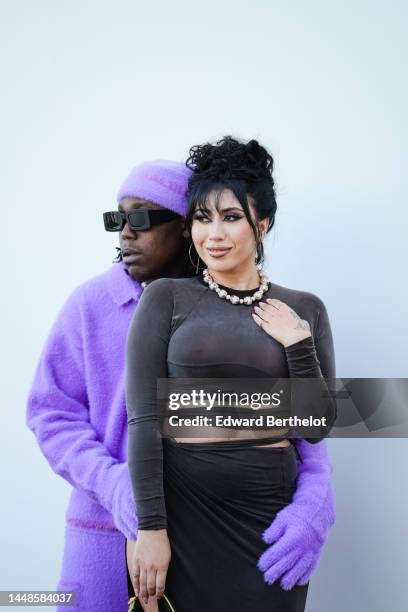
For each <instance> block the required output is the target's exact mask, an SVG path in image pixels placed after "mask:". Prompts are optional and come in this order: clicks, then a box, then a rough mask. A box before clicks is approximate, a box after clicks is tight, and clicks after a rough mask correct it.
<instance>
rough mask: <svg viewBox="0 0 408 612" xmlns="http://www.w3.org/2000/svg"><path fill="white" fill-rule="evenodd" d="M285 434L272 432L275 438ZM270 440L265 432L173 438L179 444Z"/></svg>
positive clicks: (280, 442) (284, 443) (284, 442)
mask: <svg viewBox="0 0 408 612" xmlns="http://www.w3.org/2000/svg"><path fill="white" fill-rule="evenodd" d="M207 429H209V430H211V429H212V428H211V427H208V428H207ZM286 432H287V430H274V432H273V433H274V435H276V437H281V436H282V435H284V434H285V433H286ZM266 437H267V438H271V437H273V436H272V435H269V436H266V435H265V432H253V435H248V432H246V433H245V434H242V433H241V435H240V436H237V435H236V433H235V435H229V436H227V435H225V436H221V435H220V434H219V431H218V432H217V435H214V436H212V437H211V438H209V437H201V438H198V437H194V438H181V437H180V438H179V437H177V438H173V439H174V440H175V441H176V442H181V443H183V442H184V443H194V442H200V443H207V442H231V441H238V440H255V439H257V438H259V439H260V440H263V439H264V438H266ZM289 445H290V442H289V439H287V438H285V439H284V440H278V441H277V442H271V443H270V444H262V445H260V446H262V448H268V447H269V446H289ZM255 446H256V445H255Z"/></svg>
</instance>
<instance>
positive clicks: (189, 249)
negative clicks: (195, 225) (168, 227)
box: [188, 242, 205, 274]
mask: <svg viewBox="0 0 408 612" xmlns="http://www.w3.org/2000/svg"><path fill="white" fill-rule="evenodd" d="M192 246H193V243H192V242H190V246H189V247H188V257H189V259H190V262H191V265H192V266H193V268H195V273H196V274H198V271H199V269H200V268H199V265H200V256H199V255H198V253H197V256H198V259H197V263H194V261H193V259H192V257H191V247H192ZM204 267H205V266H204ZM202 269H203V268H202Z"/></svg>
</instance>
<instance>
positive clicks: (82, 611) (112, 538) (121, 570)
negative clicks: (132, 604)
mask: <svg viewBox="0 0 408 612" xmlns="http://www.w3.org/2000/svg"><path fill="white" fill-rule="evenodd" d="M124 550H125V537H124V536H123V535H122V534H121V533H120V532H119V531H107V530H106V531H105V530H102V529H89V528H83V527H75V526H72V525H66V527H65V546H64V557H63V562H62V571H61V578H60V580H59V582H58V586H57V590H59V591H64V590H65V591H76V594H77V603H76V605H75V606H58V607H57V608H56V610H57V612H68V611H69V610H72V611H74V610H75V611H77V612H126V611H127V609H128V605H127V602H128V590H127V578H126V561H125V554H124Z"/></svg>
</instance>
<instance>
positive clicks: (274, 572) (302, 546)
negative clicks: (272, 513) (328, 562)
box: [258, 438, 335, 590]
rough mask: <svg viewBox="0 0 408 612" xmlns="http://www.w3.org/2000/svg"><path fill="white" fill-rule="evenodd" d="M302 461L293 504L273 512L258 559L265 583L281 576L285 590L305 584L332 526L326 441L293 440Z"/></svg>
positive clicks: (331, 501) (333, 509)
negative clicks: (262, 550)
mask: <svg viewBox="0 0 408 612" xmlns="http://www.w3.org/2000/svg"><path fill="white" fill-rule="evenodd" d="M295 443H296V446H297V448H298V450H299V451H300V454H301V457H302V460H303V463H298V476H297V489H296V491H295V493H294V495H293V498H292V503H291V504H289V505H288V506H286V507H285V508H283V509H282V510H281V511H280V512H278V514H277V515H276V517H275V519H274V520H273V521H272V523H271V525H270V526H269V527H268V529H266V530H265V532H264V533H263V539H264V541H265V542H266V543H267V544H272V546H270V547H269V548H268V549H267V550H266V551H265V552H264V553H263V554H262V556H261V557H260V558H259V560H258V567H259V569H260V570H261V571H262V572H264V579H265V582H267V583H268V584H272V583H273V582H275V581H276V580H278V579H279V578H280V584H281V586H282V588H284V589H287V590H289V589H291V588H292V587H293V586H294V585H295V584H299V585H302V584H306V583H307V582H308V581H309V579H310V576H311V574H312V572H313V570H314V569H315V567H316V565H317V563H318V561H319V558H320V554H321V551H322V548H323V545H324V542H325V540H326V538H327V535H328V532H329V530H330V528H331V526H332V525H333V524H334V522H335V507H334V496H333V489H332V486H331V482H330V476H331V473H332V471H333V466H332V464H331V462H330V459H329V456H328V451H327V442H326V441H325V440H322V441H321V442H319V443H317V444H310V443H309V442H307V441H306V440H302V439H300V438H298V439H296V440H295Z"/></svg>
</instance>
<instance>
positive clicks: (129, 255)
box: [122, 251, 141, 264]
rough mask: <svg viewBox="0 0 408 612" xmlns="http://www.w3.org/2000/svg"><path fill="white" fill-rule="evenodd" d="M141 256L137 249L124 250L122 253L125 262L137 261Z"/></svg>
mask: <svg viewBox="0 0 408 612" xmlns="http://www.w3.org/2000/svg"><path fill="white" fill-rule="evenodd" d="M140 257H141V253H137V252H136V251H124V252H123V253H122V259H123V261H124V263H125V264H132V263H136V262H137V261H138V260H139V259H140Z"/></svg>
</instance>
